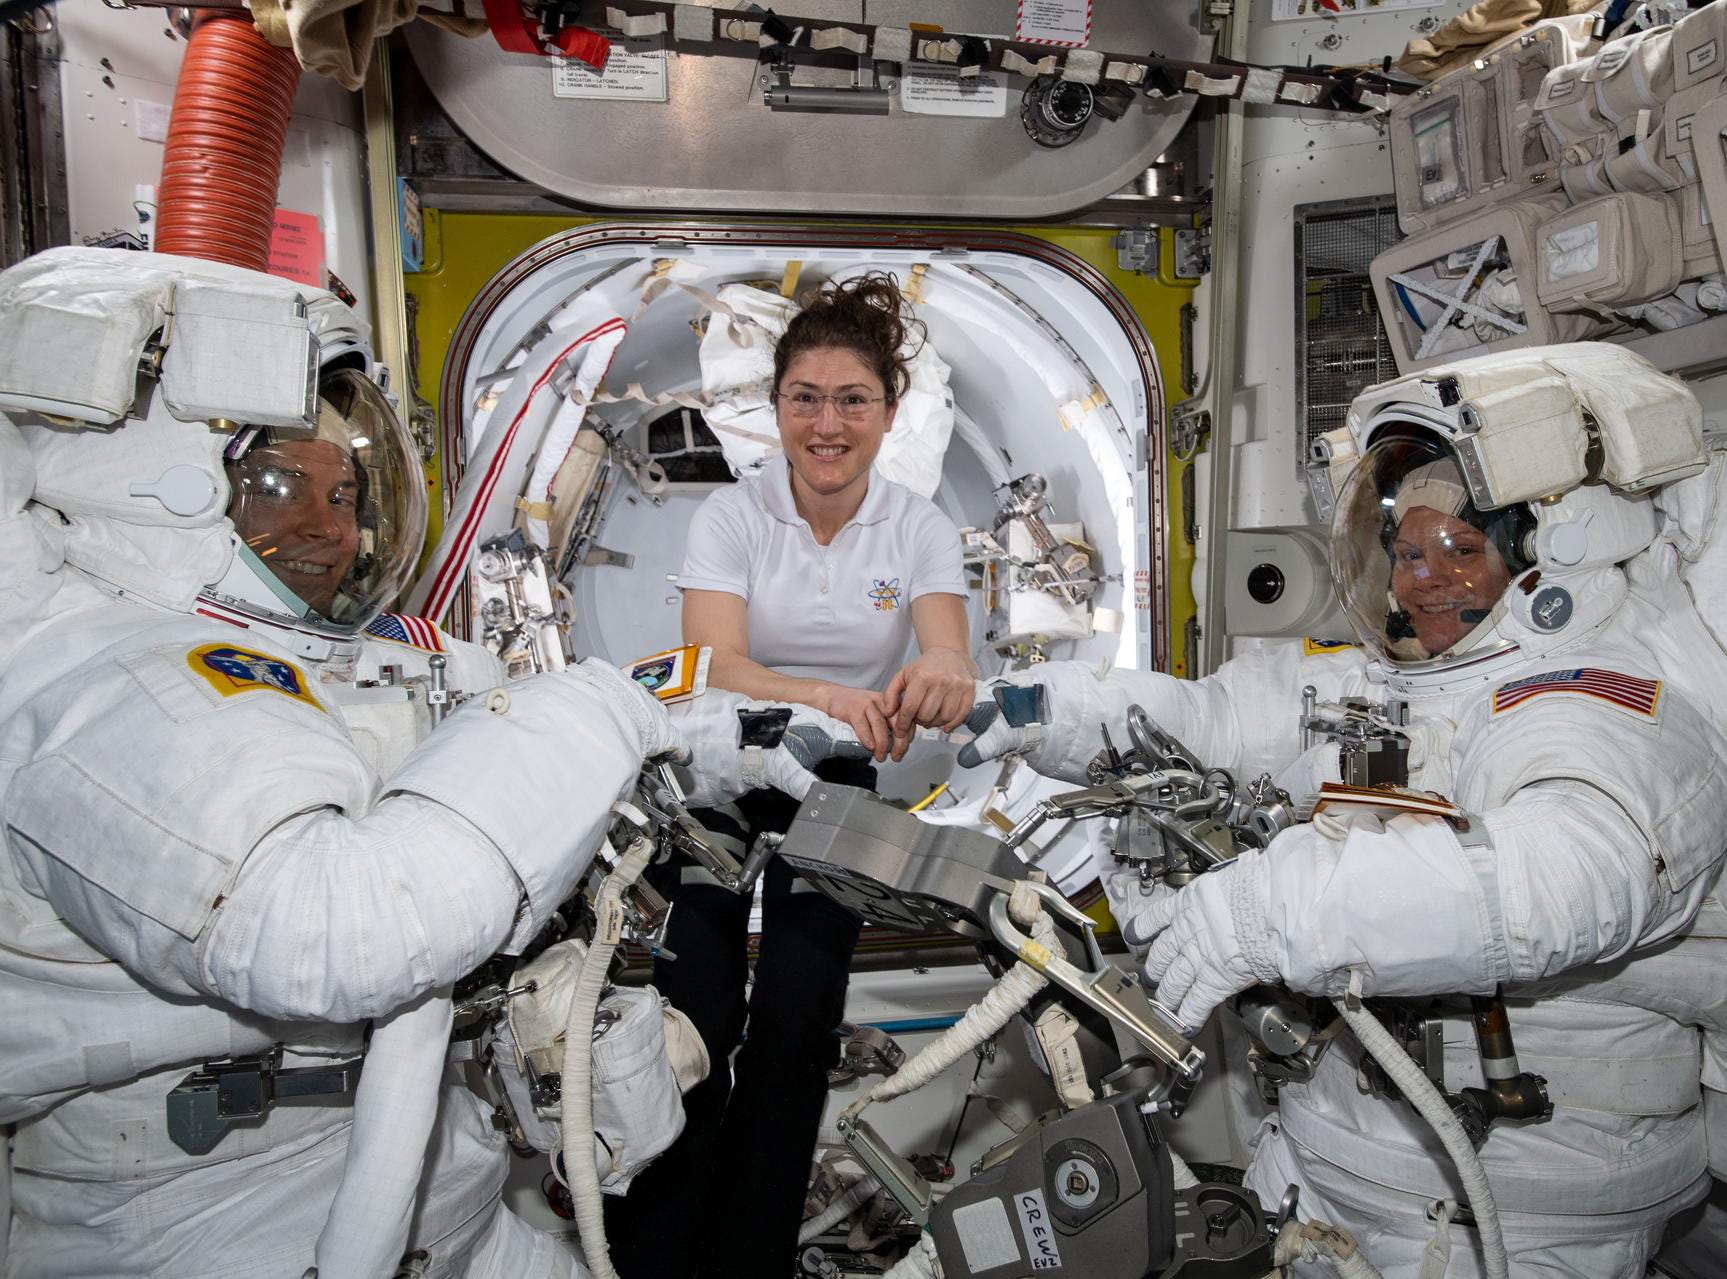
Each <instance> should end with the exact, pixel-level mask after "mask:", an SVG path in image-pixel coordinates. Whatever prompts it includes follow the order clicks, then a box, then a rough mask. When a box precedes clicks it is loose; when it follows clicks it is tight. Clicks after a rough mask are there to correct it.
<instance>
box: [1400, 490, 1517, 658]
mask: <svg viewBox="0 0 1727 1279" xmlns="http://www.w3.org/2000/svg"><path fill="white" fill-rule="evenodd" d="M1510 585H1511V571H1510V569H1508V568H1507V567H1506V564H1505V561H1504V559H1503V558H1501V556H1500V554H1499V551H1498V548H1496V547H1495V546H1494V545H1493V541H1492V539H1491V538H1489V537H1488V536H1487V535H1486V534H1485V533H1483V532H1482V531H1481V530H1480V529H1478V528H1476V527H1474V526H1473V525H1471V524H1466V523H1464V522H1463V521H1462V520H1460V519H1457V518H1456V517H1455V516H1451V515H1446V514H1444V513H1443V512H1440V511H1436V510H1434V509H1433V508H1432V507H1431V506H1416V507H1413V508H1411V509H1410V511H1409V512H1408V514H1406V515H1405V516H1404V517H1403V519H1402V521H1401V522H1400V523H1399V524H1398V526H1397V533H1396V536H1395V537H1394V538H1393V539H1392V543H1391V593H1392V595H1394V596H1395V597H1396V599H1397V602H1398V604H1400V605H1401V606H1402V607H1403V608H1404V609H1405V610H1407V611H1408V614H1409V622H1410V625H1411V626H1412V627H1414V630H1415V638H1416V639H1417V640H1418V641H1419V642H1420V644H1421V646H1422V647H1423V648H1424V649H1426V650H1427V651H1428V652H1429V653H1430V654H1433V655H1435V656H1437V655H1438V654H1440V653H1443V652H1445V651H1446V650H1447V649H1449V648H1450V647H1451V646H1452V645H1454V644H1456V643H1457V642H1458V641H1459V640H1461V639H1463V637H1464V636H1466V635H1468V634H1469V632H1471V631H1472V630H1474V629H1475V627H1476V626H1477V625H1478V624H1479V623H1480V622H1481V620H1482V619H1483V618H1484V617H1486V616H1487V614H1488V612H1489V611H1491V610H1492V608H1493V606H1494V605H1495V604H1497V603H1498V602H1499V599H1500V597H1501V596H1502V595H1504V594H1505V590H1506V588H1507V587H1508V586H1510Z"/></svg>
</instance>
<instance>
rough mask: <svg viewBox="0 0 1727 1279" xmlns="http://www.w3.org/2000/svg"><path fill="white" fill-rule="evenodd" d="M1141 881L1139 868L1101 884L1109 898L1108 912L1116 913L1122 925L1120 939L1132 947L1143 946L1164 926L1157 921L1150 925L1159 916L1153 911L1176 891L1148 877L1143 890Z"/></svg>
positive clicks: (1119, 923) (1137, 948)
mask: <svg viewBox="0 0 1727 1279" xmlns="http://www.w3.org/2000/svg"><path fill="white" fill-rule="evenodd" d="M1141 882H1142V881H1141V880H1140V878H1139V872H1138V871H1134V870H1125V871H1122V872H1120V873H1119V874H1117V875H1115V876H1114V877H1113V878H1112V879H1111V881H1110V882H1109V883H1108V884H1106V885H1105V886H1104V892H1105V894H1106V895H1107V896H1108V898H1109V913H1110V914H1112V915H1114V916H1115V922H1116V923H1117V924H1118V925H1119V926H1120V927H1121V939H1122V940H1123V941H1124V942H1126V943H1127V944H1128V945H1129V946H1132V947H1133V948H1134V949H1135V950H1143V949H1144V948H1145V946H1146V945H1148V944H1149V943H1150V941H1151V939H1152V938H1153V937H1155V936H1156V935H1157V929H1159V928H1162V927H1164V926H1165V925H1164V923H1162V922H1160V923H1158V925H1157V927H1156V928H1153V927H1152V925H1151V920H1152V919H1153V918H1157V919H1160V920H1161V919H1162V916H1161V914H1157V915H1154V911H1156V910H1157V909H1158V908H1159V907H1160V906H1161V904H1162V903H1163V902H1165V901H1167V900H1168V899H1170V898H1172V897H1174V896H1175V893H1176V890H1175V889H1173V888H1171V887H1170V886H1169V885H1168V884H1166V883H1164V882H1163V881H1162V880H1161V879H1155V880H1152V881H1151V891H1150V892H1145V891H1143V890H1142V888H1141Z"/></svg>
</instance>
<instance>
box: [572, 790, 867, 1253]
mask: <svg viewBox="0 0 1727 1279" xmlns="http://www.w3.org/2000/svg"><path fill="white" fill-rule="evenodd" d="M817 772H818V773H819V774H820V775H821V776H822V777H823V778H824V779H825V780H828V781H833V782H839V783H842V784H845V785H852V786H868V787H871V788H873V787H874V785H875V770H874V769H873V768H871V767H870V766H869V765H868V764H866V763H859V762H857V761H850V760H830V761H828V762H827V763H826V764H824V765H822V766H821V767H820V768H819V769H818V770H817ZM797 807H798V805H797V801H796V800H794V799H791V798H789V797H788V796H785V795H782V794H780V793H779V792H777V791H754V792H752V793H751V794H749V795H746V796H745V797H744V798H743V799H741V800H740V801H739V802H738V808H739V809H740V811H741V812H742V813H743V815H744V819H745V829H744V830H742V831H739V832H738V834H740V835H741V836H743V837H744V841H745V842H744V847H745V848H746V850H747V848H748V847H749V845H750V844H751V843H753V842H754V839H755V836H756V835H757V834H759V833H760V832H762V831H784V830H785V829H786V828H787V827H788V826H790V825H791V821H792V818H793V816H794V815H795V814H796V812H797ZM701 816H702V817H703V819H704V820H705V821H707V822H709V823H711V824H712V826H713V828H714V829H715V830H724V829H725V827H727V826H728V825H729V826H731V827H732V828H733V829H734V830H735V829H736V824H735V823H731V822H729V821H728V819H726V818H725V817H723V816H722V815H720V814H717V813H704V814H701ZM665 869H666V870H668V871H670V872H671V875H670V876H669V877H668V878H666V879H662V880H661V881H660V886H661V888H662V889H663V890H664V891H666V892H667V893H668V895H669V896H670V897H671V899H672V901H673V902H674V907H673V910H672V917H671V921H670V923H669V925H668V927H667V930H666V938H665V944H666V946H667V947H669V948H670V950H671V951H672V953H673V954H674V955H676V956H677V958H676V959H675V960H669V961H668V960H665V959H660V960H658V961H656V962H655V964H654V985H655V986H656V987H657V988H658V989H659V991H660V993H661V994H662V995H664V996H665V997H666V998H667V999H669V1000H671V1003H672V1006H673V1007H674V1008H677V1009H679V1010H680V1011H682V1012H683V1013H685V1014H686V1015H687V1016H688V1017H689V1018H690V1020H691V1021H693V1022H694V1023H695V1026H696V1029H697V1031H699V1032H700V1034H701V1037H702V1042H703V1043H704V1044H705V1045H706V1046H707V1050H708V1059H709V1068H708V1077H707V1078H706V1079H705V1080H703V1081H702V1082H701V1083H699V1084H697V1085H696V1086H695V1087H694V1088H692V1089H690V1091H689V1092H688V1093H686V1094H685V1095H684V1120H685V1123H684V1132H683V1135H682V1136H681V1137H679V1138H678V1140H677V1142H676V1144H674V1145H673V1146H672V1148H671V1149H670V1150H668V1151H667V1152H666V1153H665V1154H663V1155H661V1156H660V1157H659V1158H658V1159H657V1160H655V1161H654V1162H653V1163H652V1164H651V1165H649V1167H648V1168H647V1170H646V1171H645V1172H643V1173H642V1175H641V1176H640V1177H638V1178H637V1179H636V1180H635V1182H634V1183H633V1184H632V1185H631V1187H630V1191H629V1194H628V1195H627V1196H625V1197H624V1198H622V1199H617V1198H613V1197H609V1196H608V1198H607V1200H606V1231H607V1234H608V1236H609V1237H610V1240H611V1250H612V1261H613V1264H614V1265H615V1266H616V1267H617V1271H618V1274H619V1275H620V1276H622V1279H687V1277H689V1276H693V1275H697V1274H699V1275H701V1276H702V1277H703V1279H730V1277H731V1276H734V1275H736V1276H744V1275H749V1276H762V1275H770V1276H772V1275H789V1274H792V1273H795V1270H794V1267H795V1264H796V1255H797V1233H798V1227H799V1225H800V1224H801V1223H802V1220H803V1204H804V1193H805V1190H806V1189H807V1187H808V1184H809V1171H810V1160H811V1157H812V1155H813V1154H814V1151H815V1143H816V1134H817V1130H818V1129H819V1128H820V1126H821V1116H822V1109H823V1107H824V1105H825V1104H826V1101H827V1090H828V1086H827V1073H828V1070H829V1069H830V1068H831V1067H832V1066H833V1065H834V1064H835V1063H836V1062H837V1060H838V1040H837V1039H836V1037H835V1035H834V1028H835V1026H837V1025H838V1024H839V1022H840V1021H841V1020H842V1019H843V1017H844V1013H845V995H846V977H847V974H848V970H849V968H850V964H851V954H852V947H853V946H855V945H856V944H857V937H858V926H859V925H858V920H857V918H856V916H854V915H852V914H851V913H850V912H848V911H846V910H843V909H841V908H840V907H839V906H836V905H835V904H834V903H833V902H831V901H830V900H828V898H827V897H825V896H824V895H822V894H821V893H820V892H819V891H817V890H815V888H814V886H813V885H810V884H802V886H801V887H800V886H799V885H800V884H801V881H800V880H799V878H798V876H797V875H796V874H795V873H794V872H793V871H792V870H791V869H790V868H789V867H787V866H786V865H785V864H784V863H783V862H781V861H779V860H778V859H777V858H776V859H775V860H774V861H772V862H770V863H769V864H768V868H767V870H766V872H765V873H764V874H763V876H762V933H761V952H760V954H759V955H758V957H757V959H756V973H755V985H754V986H753V987H752V988H751V990H750V994H749V1000H748V1003H747V1005H746V1003H745V999H744V986H745V981H746V979H747V977H748V974H749V959H748V954H747V951H746V947H747V944H748V937H749V916H750V901H749V899H748V898H746V897H741V896H739V895H738V894H736V893H732V892H728V891H726V890H725V889H723V888H720V887H719V886H717V885H715V884H711V883H708V884H704V883H691V882H687V880H688V879H689V876H688V875H687V874H686V873H684V871H683V868H682V867H679V866H671V867H667V868H665ZM746 1025H747V1035H746ZM740 1037H742V1038H743V1046H742V1047H741V1048H738V1051H737V1057H736V1060H735V1061H734V1062H732V1064H731V1068H730V1069H729V1070H728V1067H727V1061H728V1058H730V1057H731V1055H732V1050H733V1049H734V1048H736V1047H737V1045H738V1040H739V1039H740Z"/></svg>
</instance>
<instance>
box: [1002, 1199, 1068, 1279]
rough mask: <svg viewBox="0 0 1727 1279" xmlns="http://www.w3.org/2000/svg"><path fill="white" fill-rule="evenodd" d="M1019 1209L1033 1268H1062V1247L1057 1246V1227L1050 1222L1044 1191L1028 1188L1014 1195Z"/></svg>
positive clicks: (1022, 1230)
mask: <svg viewBox="0 0 1727 1279" xmlns="http://www.w3.org/2000/svg"><path fill="white" fill-rule="evenodd" d="M1013 1206H1014V1207H1015V1208H1017V1209H1018V1210H1019V1228H1020V1233H1022V1234H1023V1235H1025V1251H1026V1255H1028V1256H1029V1257H1030V1258H1031V1268H1032V1269H1033V1270H1060V1269H1061V1249H1060V1248H1058V1247H1056V1243H1055V1228H1054V1227H1053V1226H1052V1225H1051V1224H1050V1220H1049V1209H1048V1208H1045V1207H1044V1204H1043V1191H1041V1190H1027V1191H1025V1192H1023V1193H1021V1194H1017V1195H1015V1196H1014V1197H1013Z"/></svg>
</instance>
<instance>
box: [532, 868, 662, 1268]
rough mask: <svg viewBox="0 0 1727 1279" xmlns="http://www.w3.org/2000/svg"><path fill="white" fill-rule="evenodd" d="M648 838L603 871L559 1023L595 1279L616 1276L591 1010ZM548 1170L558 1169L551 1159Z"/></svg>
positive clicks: (573, 1165) (567, 1165) (568, 1135)
mask: <svg viewBox="0 0 1727 1279" xmlns="http://www.w3.org/2000/svg"><path fill="white" fill-rule="evenodd" d="M653 851H654V846H653V843H652V842H651V841H649V840H646V839H637V840H636V841H635V842H634V843H632V844H631V845H630V846H629V848H628V849H626V850H625V851H624V855H623V856H622V857H621V858H619V859H618V864H617V868H616V869H615V870H613V871H612V873H611V874H610V875H607V876H606V880H605V883H603V884H601V885H600V891H599V894H598V897H597V898H596V899H595V902H594V915H595V917H596V919H597V920H598V923H597V925H596V927H595V929H594V940H593V944H592V945H590V946H589V947H588V954H587V957H586V959H584V960H583V961H582V971H581V975H580V976H579V977H577V978H576V987H575V989H574V990H573V991H571V992H570V1013H569V1017H568V1019H567V1021H566V1023H565V1027H564V1059H563V1068H562V1069H563V1088H562V1097H561V1098H560V1100H559V1116H558V1117H559V1119H560V1121H561V1123H562V1127H563V1164H564V1175H563V1178H562V1180H563V1182H564V1184H565V1185H567V1186H568V1187H569V1189H570V1200H571V1203H572V1204H573V1205H574V1208H575V1218H576V1229H577V1231H578V1232H579V1233H580V1235H581V1239H582V1252H583V1254H584V1255H585V1256H586V1258H587V1262H588V1266H589V1267H590V1268H591V1269H592V1270H593V1272H594V1276H595V1279H618V1272H617V1271H616V1270H614V1269H613V1268H612V1254H611V1249H610V1248H609V1247H608V1246H607V1244H606V1216H605V1209H604V1207H603V1201H602V1200H601V1198H600V1170H599V1168H598V1167H597V1166H596V1165H595V1163H594V1093H593V1070H594V1014H595V1013H596V1012H597V1011H598V1009H599V1006H600V994H601V992H602V991H604V990H605V986H606V972H607V970H608V969H609V968H610V967H611V964H612V955H613V953H614V952H615V951H616V950H617V948H618V942H619V941H620V940H621V938H622V935H623V895H624V892H625V890H627V889H628V888H629V887H630V885H632V884H634V883H635V882H636V879H637V877H638V876H640V875H641V873H642V871H643V870H644V869H645V868H646V866H647V864H648V859H649V858H650V857H652V856H653ZM552 1169H553V1171H554V1172H555V1171H556V1170H557V1161H556V1160H553V1162H552Z"/></svg>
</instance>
